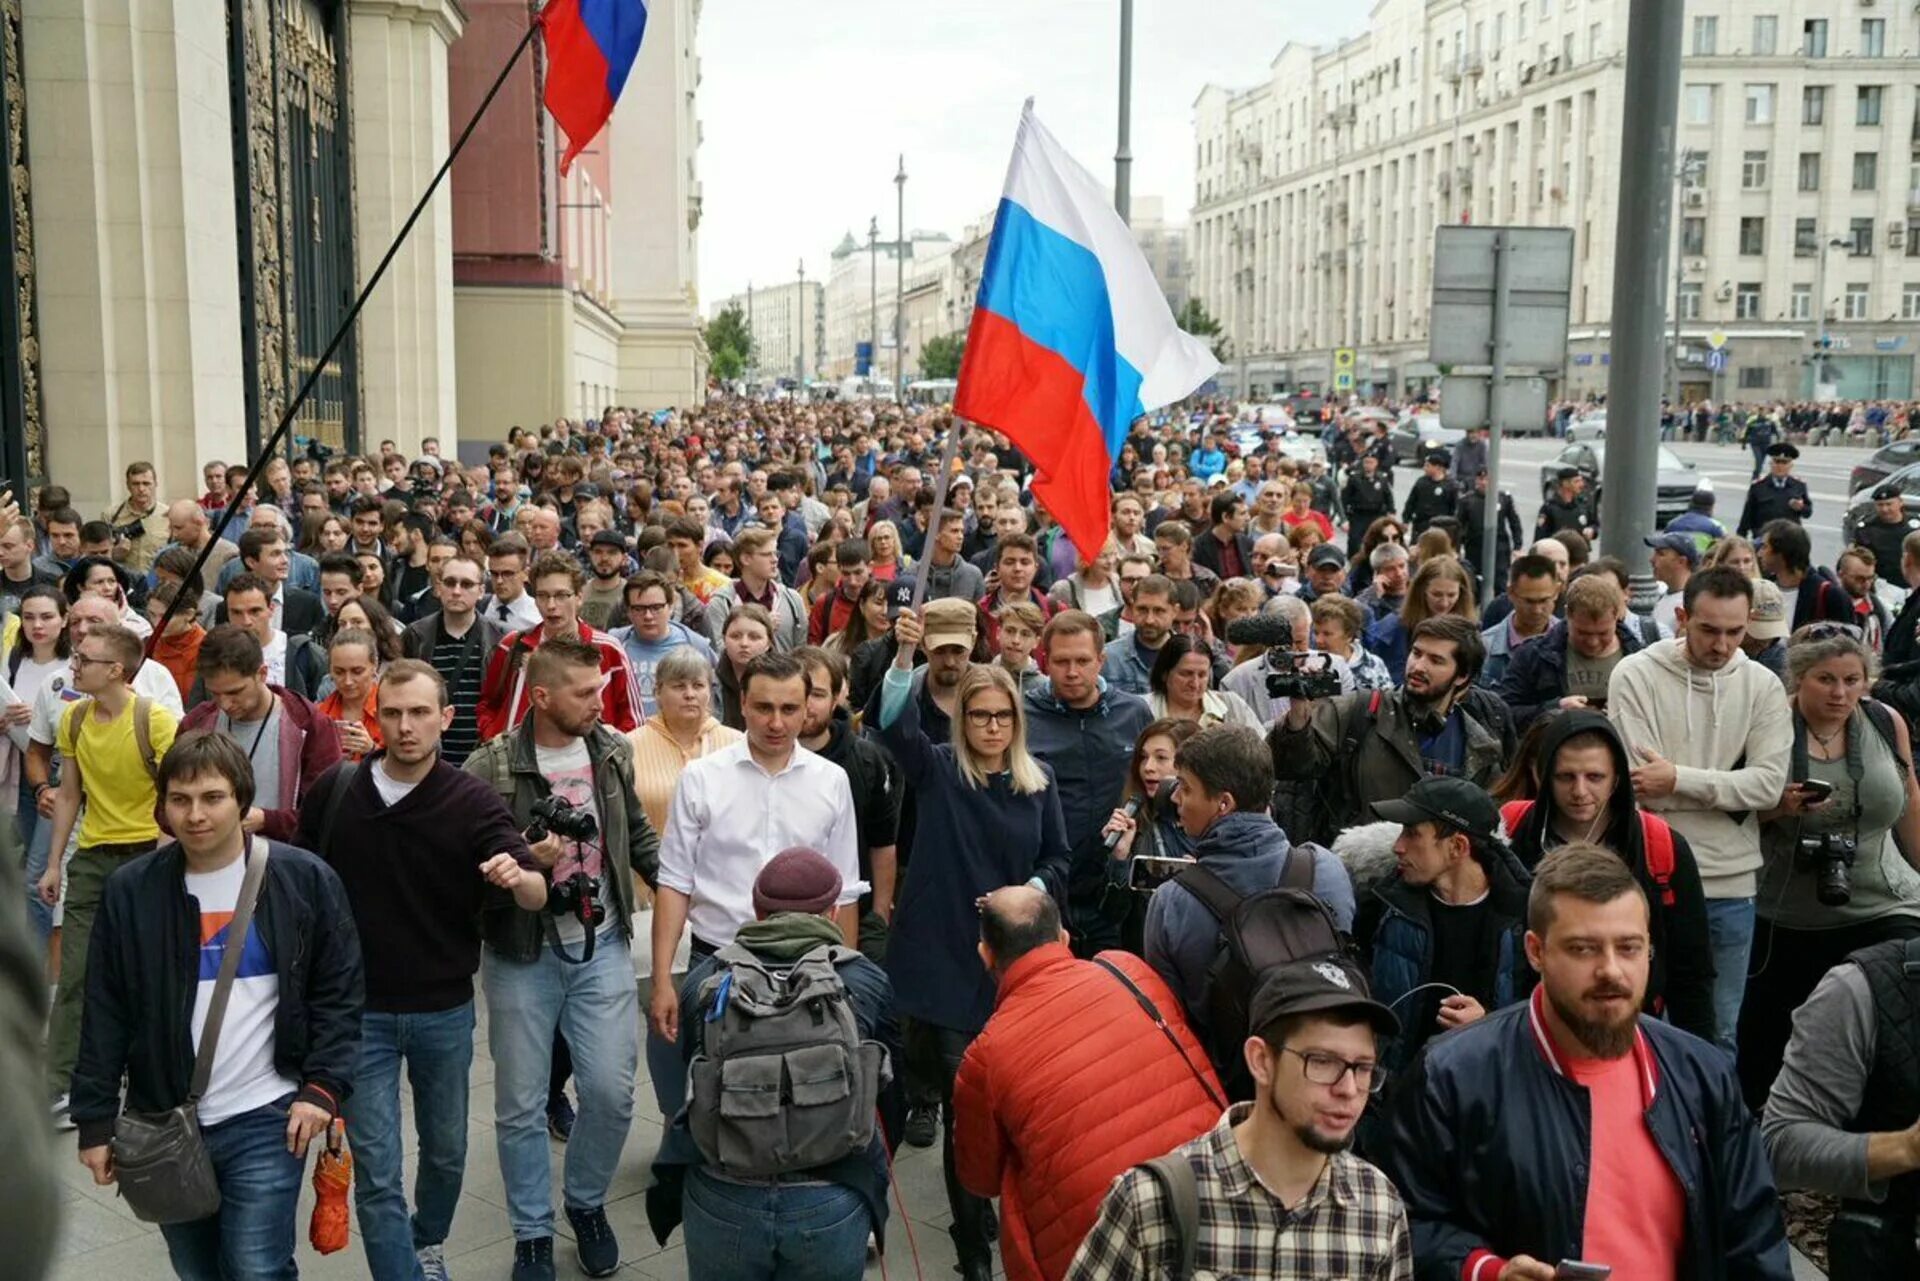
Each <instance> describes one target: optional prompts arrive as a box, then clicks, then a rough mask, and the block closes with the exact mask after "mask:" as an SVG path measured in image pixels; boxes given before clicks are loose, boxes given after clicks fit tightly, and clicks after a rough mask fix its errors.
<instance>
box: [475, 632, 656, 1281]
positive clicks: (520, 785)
mask: <svg viewBox="0 0 1920 1281" xmlns="http://www.w3.org/2000/svg"><path fill="white" fill-rule="evenodd" d="M603 679H604V678H603V676H602V674H601V651H600V648H599V647H598V646H597V645H596V644H594V643H593V642H592V641H587V640H582V639H580V638H579V637H576V636H568V635H564V634H561V635H555V636H553V637H552V639H549V640H546V641H543V642H542V643H541V645H540V647H539V648H538V649H536V650H534V651H533V655H532V657H531V658H530V659H529V660H528V662H527V669H526V684H527V690H528V694H527V698H528V703H529V710H528V714H527V717H526V719H525V720H524V721H522V722H521V723H520V725H519V727H518V728H516V729H514V730H513V731H512V732H510V733H507V734H502V735H500V736H499V737H497V738H494V739H491V740H489V741H488V742H486V743H483V744H481V745H480V747H479V748H478V749H477V750H476V751H475V752H474V753H473V755H472V756H469V757H468V758H467V764H466V770H467V772H468V773H470V774H473V775H476V776H478V777H480V778H482V779H485V780H486V781H487V782H488V783H490V784H492V786H493V789H494V791H496V792H497V793H498V794H499V795H500V796H501V797H502V798H504V799H506V800H507V801H508V803H509V805H510V807H511V808H512V811H513V818H514V822H515V824H516V825H518V826H520V827H521V828H523V829H525V830H526V833H527V836H528V839H529V840H530V841H532V842H533V852H534V855H535V856H536V857H537V858H538V859H539V861H540V862H541V863H542V864H543V865H545V866H547V867H550V868H551V869H552V879H553V891H552V895H551V901H550V904H549V906H550V907H551V909H552V910H551V911H550V912H540V911H536V910H521V909H520V907H515V908H504V907H503V908H499V909H496V910H493V911H490V912H488V913H487V916H486V919H485V921H484V923H483V925H482V930H483V933H484V934H485V936H486V943H487V949H486V958H485V962H484V964H485V967H486V991H487V1016H488V1028H487V1040H488V1045H489V1047H490V1048H491V1050H492V1052H493V1061H494V1071H495V1077H494V1125H495V1133H496V1141H497V1143H498V1145H499V1152H500V1170H501V1176H502V1179H503V1181H504V1183H505V1188H506V1195H507V1218H508V1220H509V1221H510V1222H511V1224H512V1226H513V1235H514V1238H515V1242H516V1244H515V1263H516V1268H519V1267H521V1266H525V1267H526V1268H528V1269H535V1270H537V1269H540V1268H542V1267H543V1266H544V1267H545V1268H551V1266H552V1261H553V1194H552V1178H553V1175H552V1170H551V1164H550V1157H549V1155H548V1150H547V1104H548V1099H549V1093H550V1091H549V1086H550V1084H551V1081H552V1066H553V1039H554V1032H555V1031H556V1030H558V1031H559V1032H560V1033H561V1034H562V1035H563V1036H564V1037H565V1038H566V1042H567V1046H568V1049H569V1051H570V1052H571V1055H572V1062H573V1070H574V1074H575V1078H576V1083H577V1089H578V1093H579V1099H580V1106H579V1118H578V1121H577V1123H576V1125H575V1127H574V1129H573V1132H572V1134H571V1136H570V1137H569V1140H568V1142H567V1157H566V1173H565V1176H564V1185H565V1191H566V1195H565V1202H566V1211H567V1219H568V1221H569V1222H570V1223H571V1224H572V1225H573V1236H574V1240H575V1242H576V1244H577V1246H578V1249H579V1253H580V1267H581V1270H582V1271H584V1272H585V1273H586V1274H587V1275H588V1276H595V1277H598V1276H606V1275H608V1274H609V1273H611V1272H612V1271H613V1270H614V1269H615V1268H617V1267H618V1266H619V1263H620V1247H619V1244H618V1242H617V1241H616V1240H615V1239H614V1235H613V1229H612V1227H611V1226H609V1224H608V1223H607V1216H606V1210H605V1204H606V1200H607V1193H608V1189H609V1187H610V1186H611V1184H612V1182H613V1176H614V1174H615V1172H616V1170H617V1169H618V1167H619V1162H620V1150H621V1148H622V1147H623V1146H624V1145H625V1143H626V1139H627V1131H628V1129H629V1127H630V1126H631V1125H632V1122H633V1082H634V1073H635V1068H636V1066H637V1065H638V1062H639V1056H640V1041H639V1033H640V1005H639V995H638V992H637V990H636V988H635V986H634V980H633V972H634V971H633V955H632V951H631V945H632V930H633V912H634V886H633V878H634V876H635V875H638V876H639V877H640V878H641V879H642V880H644V881H646V882H647V884H648V885H649V886H652V885H653V884H654V882H655V879H656V873H657V870H658V867H659V849H660V844H659V840H658V838H657V837H656V836H655V835H654V831H653V825H652V824H650V823H649V822H648V821H647V816H646V811H645V810H643V809H642V808H641V805H640V799H639V796H638V795H637V794H636V792H635V790H634V779H633V749H632V747H631V746H630V745H629V744H628V743H627V740H626V738H625V737H624V736H623V735H621V734H618V733H615V732H614V731H613V730H611V729H609V728H608V727H607V726H606V725H603V724H602V723H601V720H600V712H601V695H600V686H601V684H602V681H603ZM522 906H524V905H522ZM547 1275H551V1272H548V1273H547Z"/></svg>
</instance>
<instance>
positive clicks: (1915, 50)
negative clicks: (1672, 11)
mask: <svg viewBox="0 0 1920 1281" xmlns="http://www.w3.org/2000/svg"><path fill="white" fill-rule="evenodd" d="M1627 10H1628V0H1585V2H1582V3H1578V4H1575V3H1564V2H1563V3H1559V4H1554V3H1551V2H1550V0H1528V2H1525V3H1522V2H1521V0H1474V2H1472V3H1468V2H1466V0H1382V3H1380V4H1378V5H1376V6H1375V7H1374V8H1373V10H1372V11H1371V14H1370V18H1369V26H1368V29H1367V30H1366V32H1365V33H1364V34H1362V35H1360V36H1358V37H1357V38H1355V39H1352V40H1349V41H1346V42H1344V43H1342V44H1341V45H1339V46H1338V47H1337V48H1334V49H1330V50H1324V49H1310V48H1307V47H1304V46H1301V45H1293V44H1290V45H1288V46H1287V47H1286V48H1284V49H1282V50H1281V51H1280V53H1279V55H1278V56H1277V57H1276V58H1275V59H1274V61H1273V64H1272V69H1271V74H1270V76H1269V77H1268V79H1267V80H1266V81H1265V82H1264V83H1262V84H1259V85H1257V86H1254V87H1252V88H1249V89H1245V90H1239V91H1234V90H1228V89H1225V88H1222V87H1219V86H1210V87H1208V88H1207V89H1206V90H1204V91H1203V92H1202V93H1201V94H1200V96H1199V98H1198V100H1197V102H1196V103H1195V107H1194V125H1195V136H1194V145H1195V166H1196V169H1195V192H1194V206H1193V215H1192V247H1193V253H1194V263H1193V291H1194V294H1195V295H1196V296H1197V297H1199V298H1200V299H1202V300H1203V301H1204V302H1205V304H1206V306H1207V307H1208V309H1209V310H1210V311H1211V312H1212V313H1213V314H1214V316H1216V317H1217V318H1218V319H1219V320H1220V321H1221V322H1222V324H1223V325H1224V326H1225V331H1226V334H1227V336H1228V338H1229V340H1230V341H1231V344H1232V346H1231V356H1230V358H1229V360H1228V362H1227V367H1226V368H1225V369H1224V370H1223V371H1222V374H1221V381H1222V383H1223V385H1224V386H1225V387H1226V388H1228V389H1229V390H1235V391H1238V392H1240V393H1241V394H1245V395H1254V396H1259V395H1267V394H1271V393H1273V392H1275V391H1279V390H1284V389H1291V388H1295V387H1304V388H1311V389H1316V390H1318V389H1325V388H1326V387H1327V386H1328V385H1329V383H1330V376H1329V375H1330V360H1331V355H1332V352H1333V350H1334V349H1335V348H1341V347H1351V348H1354V349H1355V352H1356V367H1357V371H1358V379H1357V381H1358V383H1359V388H1360V390H1362V391H1369V390H1371V391H1379V392H1403V391H1407V390H1413V389H1418V388H1419V387H1422V386H1424V385H1425V384H1426V383H1427V382H1428V381H1429V380H1431V379H1432V378H1433V377H1435V376H1436V375H1437V373H1438V370H1437V369H1436V368H1435V367H1434V366H1433V365H1432V364H1431V363H1429V362H1428V361H1427V359H1426V354H1427V334H1426V324H1427V309H1428V298H1429V287H1430V281H1431V271H1432V257H1433V242H1434V228H1435V227H1436V226H1438V225H1440V224H1443V223H1452V222H1469V221H1470V222H1474V223H1483V224H1513V225H1527V226H1564V227H1571V228H1572V229H1573V231H1574V236H1575V241H1574V276H1573V283H1572V295H1571V308H1570V346H1569V359H1568V365H1567V367H1566V368H1565V369H1564V370H1562V371H1560V375H1559V378H1558V379H1557V381H1558V383H1559V387H1558V390H1560V391H1562V392H1563V393H1567V394H1584V393H1587V392H1595V391H1602V390H1604V389H1605V385H1606V374H1607V358H1608V354H1609V353H1608V344H1609V339H1610V336H1611V335H1610V329H1609V325H1608V317H1609V313H1610V310H1611V295H1612V289H1613V244H1614V220H1615V215H1616V204H1617V202H1616V201H1615V199H1614V192H1615V191H1616V190H1617V187H1618V167H1619V136H1620V132H1619V131H1620V120H1621V98H1622V90H1623V86H1624V73H1625V57H1624V47H1625V41H1626V28H1627ZM1685 40H1686V43H1685V47H1684V50H1683V54H1684V64H1683V71H1682V82H1683V83H1682V88H1681V105H1680V120H1679V134H1678V137H1679V143H1680V146H1681V147H1682V148H1685V149H1687V150H1689V151H1691V152H1692V153H1694V156H1693V158H1692V164H1691V166H1690V168H1689V176H1688V177H1686V178H1685V179H1683V180H1682V181H1680V182H1678V183H1676V187H1675V190H1674V192H1673V195H1672V199H1673V202H1674V213H1675V216H1676V217H1677V218H1678V219H1679V221H1678V223H1677V228H1678V234H1677V235H1676V236H1675V237H1674V239H1675V261H1674V263H1673V267H1672V269H1670V271H1669V273H1668V278H1669V280H1671V281H1673V282H1674V294H1675V297H1677V299H1678V309H1679V312H1680V316H1681V323H1680V343H1679V346H1680V352H1681V359H1680V387H1681V391H1682V393H1683V394H1684V395H1686V396H1688V397H1689V398H1695V397H1699V396H1703V395H1711V396H1713V397H1715V398H1716V399H1744V400H1768V399H1786V398H1795V397H1799V396H1802V395H1805V394H1809V393H1810V392H1812V391H1813V390H1814V385H1815V379H1816V377H1819V378H1820V379H1821V380H1822V381H1824V382H1827V383H1830V384H1832V386H1833V387H1834V389H1835V390H1837V393H1838V394H1840V395H1843V396H1848V397H1853V396H1906V395H1910V394H1912V391H1913V380H1914V373H1913V361H1914V353H1915V348H1916V341H1915V337H1914V335H1915V332H1916V331H1915V324H1914V322H1915V321H1916V320H1920V235H1916V234H1915V227H1916V225H1920V166H1917V165H1916V161H1920V153H1917V152H1916V147H1920V118H1917V117H1916V92H1917V91H1920V14H1916V12H1915V11H1914V10H1913V9H1912V7H1911V6H1898V5H1868V4H1863V3H1858V2H1856V0H1844V2H1843V0H1739V2H1738V3H1735V2H1734V0H1699V2H1697V3H1692V4H1689V5H1688V6H1687V30H1686V36H1685ZM1673 305H1674V303H1673V302H1672V300H1670V301H1669V306H1670V307H1671V306H1673ZM1822 314H1824V315H1825V317H1826V318H1827V319H1826V321H1825V323H1824V332H1825V333H1826V334H1827V335H1828V336H1830V337H1831V339H1832V351H1831V355H1830V357H1829V358H1828V360H1827V361H1826V363H1825V365H1824V367H1821V368H1819V369H1816V367H1815V365H1814V363H1813V362H1812V360H1811V357H1812V356H1813V352H1814V348H1815V342H1816V340H1817V339H1818V338H1819V337H1820V336H1821V334H1822V332H1823V324H1822V320H1821V316H1822ZM1709 335H1713V336H1715V337H1718V338H1721V339H1722V340H1723V343H1724V351H1725V358H1724V367H1723V368H1722V369H1720V370H1718V371H1711V372H1710V371H1709V369H1708V368H1707V360H1706V355H1707V351H1708V347H1707V342H1706V340H1707V338H1708V336H1709Z"/></svg>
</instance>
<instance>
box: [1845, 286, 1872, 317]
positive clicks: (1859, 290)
mask: <svg viewBox="0 0 1920 1281" xmlns="http://www.w3.org/2000/svg"><path fill="white" fill-rule="evenodd" d="M1840 314H1841V316H1843V317H1844V318H1845V319H1847V320H1865V319H1866V318H1867V287H1866V286H1865V285H1848V286H1847V296H1846V303H1845V305H1844V306H1843V308H1842V309H1841V312H1840Z"/></svg>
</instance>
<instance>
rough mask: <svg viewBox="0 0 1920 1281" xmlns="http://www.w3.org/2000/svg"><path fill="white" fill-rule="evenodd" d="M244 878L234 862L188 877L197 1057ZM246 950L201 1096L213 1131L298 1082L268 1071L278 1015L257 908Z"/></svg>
mask: <svg viewBox="0 0 1920 1281" xmlns="http://www.w3.org/2000/svg"><path fill="white" fill-rule="evenodd" d="M246 874H247V872H246V860H244V859H238V858H237V859H235V860H233V862H231V863H229V864H227V865H226V866H225V867H223V868H221V869H220V870H219V871H217V872H203V873H194V872H189V873H187V877H186V881H187V894H188V896H189V897H191V898H192V899H194V900H195V901H196V902H197V903H198V904H199V905H200V972H199V980H198V982H197V983H196V985H195V988H194V994H193V1048H194V1053H196V1054H198V1053H199V1051H200V1034H201V1032H202V1031H203V1030H204V1029H205V1027H206V1025H207V1007H208V1006H210V1005H211V1004H212V1003H213V988H214V984H215V982H216V980H218V978H219V977H220V964H221V961H222V960H223V959H224V958H225V956H226V951H227V946H228V944H229V942H230V939H229V937H228V934H229V926H230V925H231V924H232V920H233V909H234V907H235V905H236V904H238V902H239V901H240V884H241V882H242V881H243V880H245V879H246ZM245 949H246V950H245V951H243V952H242V953H241V954H240V968H239V969H238V970H237V971H235V973H234V978H233V993H232V995H230V996H229V997H228V998H227V1014H226V1018H225V1020H224V1021H223V1022H222V1023H221V1025H220V1043H219V1045H217V1046H216V1047H215V1048H214V1051H213V1072H212V1074H211V1075H210V1076H209V1077H208V1079H207V1092H206V1093H205V1094H203V1095H202V1096H201V1097H200V1123H201V1124H202V1125H215V1124H217V1123H219V1122H221V1121H225V1120H228V1119H230V1118H232V1117H236V1116H239V1115H241V1114H242V1113H244V1112H251V1111H253V1110H254V1109H256V1108H262V1107H265V1106H266V1105H267V1104H269V1103H272V1102H273V1101H274V1100H275V1099H279V1098H283V1097H285V1096H286V1095H289V1094H292V1093H293V1092H294V1091H296V1090H298V1089H299V1088H300V1083H299V1082H298V1081H290V1080H288V1079H287V1078H286V1077H284V1076H281V1075H280V1073H279V1071H278V1070H277V1069H275V1067H274V1066H273V1019H274V1015H275V1013H277V1012H278V1010H279V1008H280V976H279V974H278V973H277V972H276V971H275V970H274V965H273V958H272V957H271V956H269V955H268V954H267V944H266V939H265V937H264V936H263V935H262V934H261V932H260V917H259V913H258V908H257V906H256V909H255V915H254V918H253V920H252V922H251V923H249V925H248V927H247V937H246V942H245Z"/></svg>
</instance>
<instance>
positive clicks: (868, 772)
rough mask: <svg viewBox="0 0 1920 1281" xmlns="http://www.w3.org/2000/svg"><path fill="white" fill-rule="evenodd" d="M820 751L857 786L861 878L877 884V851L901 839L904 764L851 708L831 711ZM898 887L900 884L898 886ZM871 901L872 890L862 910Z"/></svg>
mask: <svg viewBox="0 0 1920 1281" xmlns="http://www.w3.org/2000/svg"><path fill="white" fill-rule="evenodd" d="M819 755H821V756H824V757H825V758H826V759H828V760H830V761H832V762H833V763H834V764H835V765H838V766H839V767H840V768H841V769H843V770H845V771H846V773H847V786H848V787H849V788H851V789H852V791H853V823H854V829H855V834H856V835H855V842H856V844H857V845H858V846H859V850H858V852H859V855H860V879H861V880H863V881H865V882H867V884H868V885H869V886H871V885H872V884H873V851H874V850H875V849H884V848H886V847H887V846H890V845H891V846H898V844H899V842H900V797H901V792H902V790H903V784H902V782H901V779H900V767H899V766H898V765H896V764H895V763H894V760H893V756H892V755H891V754H890V753H889V752H888V751H887V749H886V748H884V747H882V746H880V744H879V743H876V742H875V741H873V740H872V739H870V738H863V737H862V736H861V735H860V733H859V732H858V731H857V730H855V729H854V727H853V718H852V717H850V716H849V715H847V709H846V708H844V707H836V708H834V710H833V723H832V724H831V725H830V726H829V727H828V730H827V741H826V743H825V744H824V745H823V746H821V747H820V748H819ZM894 890H895V893H896V894H897V893H898V892H899V886H898V884H896V885H895V887H894ZM872 905H873V891H872V890H871V889H869V890H868V891H867V892H866V893H865V894H864V895H862V896H861V899H860V910H861V911H862V912H864V911H866V910H867V909H868V908H869V907H871V906H872Z"/></svg>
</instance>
